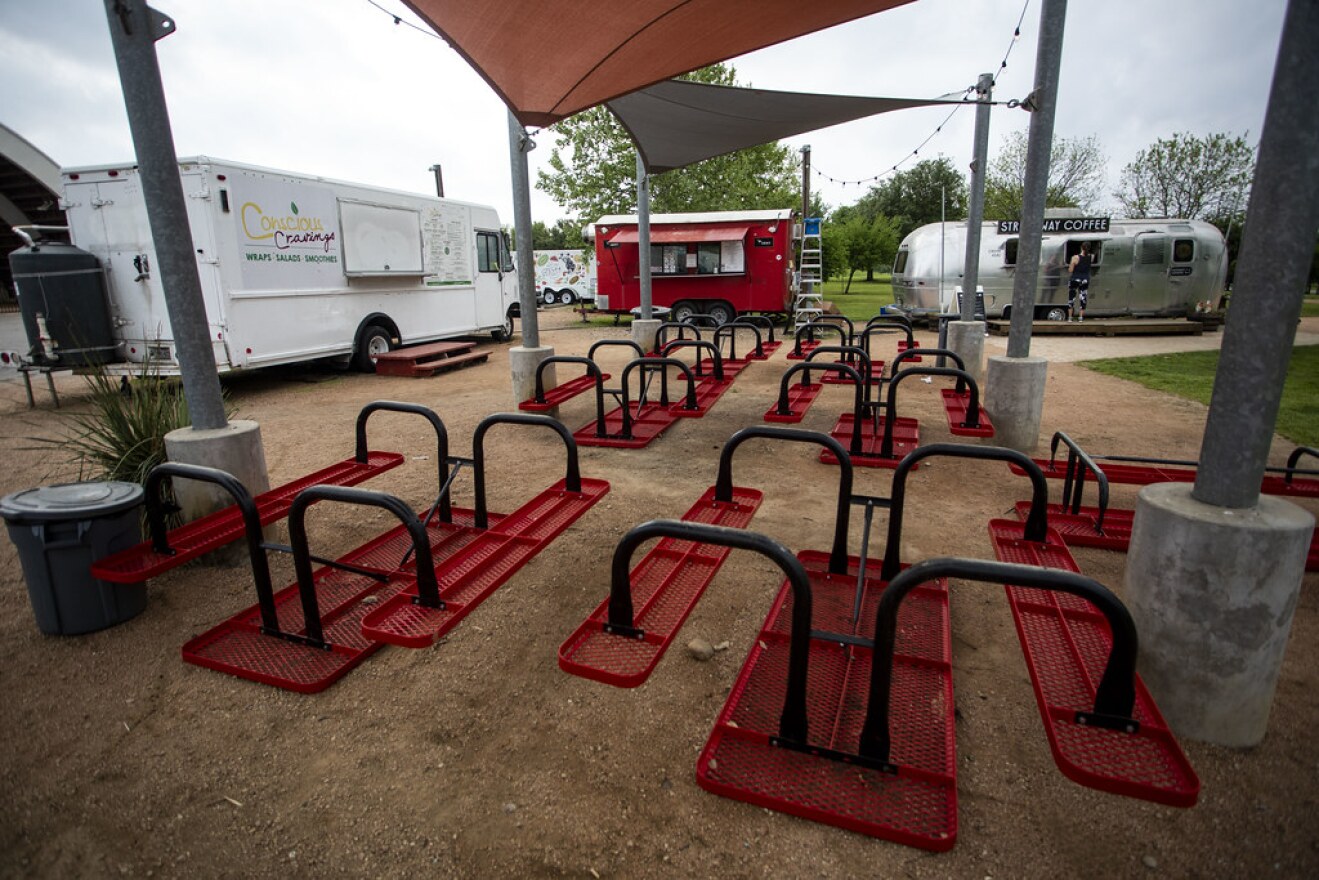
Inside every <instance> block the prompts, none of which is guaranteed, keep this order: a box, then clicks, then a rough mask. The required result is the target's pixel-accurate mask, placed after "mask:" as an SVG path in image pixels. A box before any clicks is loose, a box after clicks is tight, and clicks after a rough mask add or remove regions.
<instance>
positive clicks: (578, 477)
mask: <svg viewBox="0 0 1319 880" xmlns="http://www.w3.org/2000/svg"><path fill="white" fill-rule="evenodd" d="M633 363H636V361H633ZM495 425H541V426H543V427H546V428H549V429H550V430H551V431H553V432H554V433H556V434H558V435H559V438H560V439H561V440H563V445H564V446H566V447H567V449H568V467H567V471H566V473H564V475H563V485H564V488H565V489H567V490H568V491H569V492H580V491H582V472H581V468H580V467H579V465H578V462H577V441H576V440H574V439H573V438H572V433H571V432H570V431H569V430H568V429H567V428H565V427H564V426H563V425H562V424H561V423H560V422H559V421H558V420H556V419H552V418H550V417H549V416H546V415H541V414H539V413H521V412H519V413H494V414H493V415H488V416H486V417H485V418H483V419H481V422H480V423H479V424H478V425H477V426H476V430H475V431H474V432H472V470H473V472H474V473H473V476H472V492H473V494H474V495H475V500H476V527H477V528H478V529H488V528H489V527H490V516H489V513H488V512H487V511H486V505H485V435H486V432H487V431H489V430H490V429H491V428H493V427H494V426H495Z"/></svg>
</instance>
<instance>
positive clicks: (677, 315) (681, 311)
mask: <svg viewBox="0 0 1319 880" xmlns="http://www.w3.org/2000/svg"><path fill="white" fill-rule="evenodd" d="M699 314H700V312H699V311H698V310H697V308H696V306H695V305H693V304H692V303H689V302H687V300H682V301H681V302H676V303H674V304H673V308H672V309H670V310H669V320H670V321H673V322H675V323H678V324H681V323H682V322H683V321H686V320H687V319H688V318H690V317H691V316H692V315H699Z"/></svg>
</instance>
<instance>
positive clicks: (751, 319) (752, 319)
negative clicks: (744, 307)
mask: <svg viewBox="0 0 1319 880" xmlns="http://www.w3.org/2000/svg"><path fill="white" fill-rule="evenodd" d="M738 322H742V323H746V324H754V325H756V326H757V327H760V326H761V325H762V324H763V325H764V326H765V327H766V328H767V329H768V330H769V339H768V340H766V341H767V342H773V341H774V322H773V321H771V320H770V319H769V318H766V317H765V316H764V315H738V316H737V320H736V321H734V322H733V323H734V324H736V323H738Z"/></svg>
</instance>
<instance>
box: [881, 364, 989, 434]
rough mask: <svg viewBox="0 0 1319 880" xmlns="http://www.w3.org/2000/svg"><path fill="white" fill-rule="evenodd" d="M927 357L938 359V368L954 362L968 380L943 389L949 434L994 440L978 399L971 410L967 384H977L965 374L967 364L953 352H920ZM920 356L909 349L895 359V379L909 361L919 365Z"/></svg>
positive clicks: (960, 380)
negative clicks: (936, 356) (945, 362)
mask: <svg viewBox="0 0 1319 880" xmlns="http://www.w3.org/2000/svg"><path fill="white" fill-rule="evenodd" d="M921 351H923V352H924V353H925V354H927V355H932V356H933V355H938V357H939V360H938V361H937V362H936V363H937V364H938V366H940V367H942V366H943V360H944V359H945V358H947V359H948V360H951V361H952V362H953V363H954V364H956V367H957V369H958V370H961V371H962V372H963V373H965V374H966V377H965V378H962V377H958V379H957V385H956V386H955V387H953V388H944V389H942V390H941V392H940V394H941V396H942V398H943V410H944V415H946V416H947V418H948V430H949V432H950V433H952V434H955V435H957V436H960V437H993V436H994V426H993V424H992V423H991V422H990V421H989V414H988V413H987V412H985V411H984V410H983V409H981V408H980V406H979V402H978V398H977V402H976V406H975V407H974V408H972V405H971V404H972V399H971V393H970V392H969V391H968V390H967V387H966V386H967V383H968V382H970V383H972V384H974V380H972V379H971V376H970V373H967V372H966V363H965V362H964V361H963V360H962V356H961V355H959V354H958V353H957V352H955V351H953V350H952V349H950V348H924V349H921ZM920 360H921V356H920V355H919V354H917V353H915V350H913V349H907V350H906V351H904V352H901V353H899V354H898V356H897V357H895V358H894V359H893V365H892V370H893V375H894V376H896V375H897V374H898V372H899V369H900V368H901V366H902V364H903V363H906V362H910V361H920Z"/></svg>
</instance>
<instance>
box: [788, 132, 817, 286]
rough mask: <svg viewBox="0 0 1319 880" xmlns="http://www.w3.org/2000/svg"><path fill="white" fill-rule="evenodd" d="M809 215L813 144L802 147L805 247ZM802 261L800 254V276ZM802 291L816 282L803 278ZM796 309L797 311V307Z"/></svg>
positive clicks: (803, 237) (798, 272)
mask: <svg viewBox="0 0 1319 880" xmlns="http://www.w3.org/2000/svg"><path fill="white" fill-rule="evenodd" d="M809 216H811V145H810V144H807V145H806V146H804V147H802V148H801V230H802V240H801V246H802V248H803V249H804V248H805V247H806V218H807V217H809ZM820 256H821V257H823V256H824V254H823V253H821V254H820ZM821 262H823V260H822V261H821ZM801 263H802V260H801V257H800V256H799V257H798V258H797V274H798V277H801ZM820 277H821V278H822V279H823V277H824V272H823V270H822V271H821V272H820ZM801 292H802V293H805V294H810V293H814V292H815V285H814V283H812V282H810V281H805V280H803V281H802V282H801ZM794 311H796V309H795V308H794Z"/></svg>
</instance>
